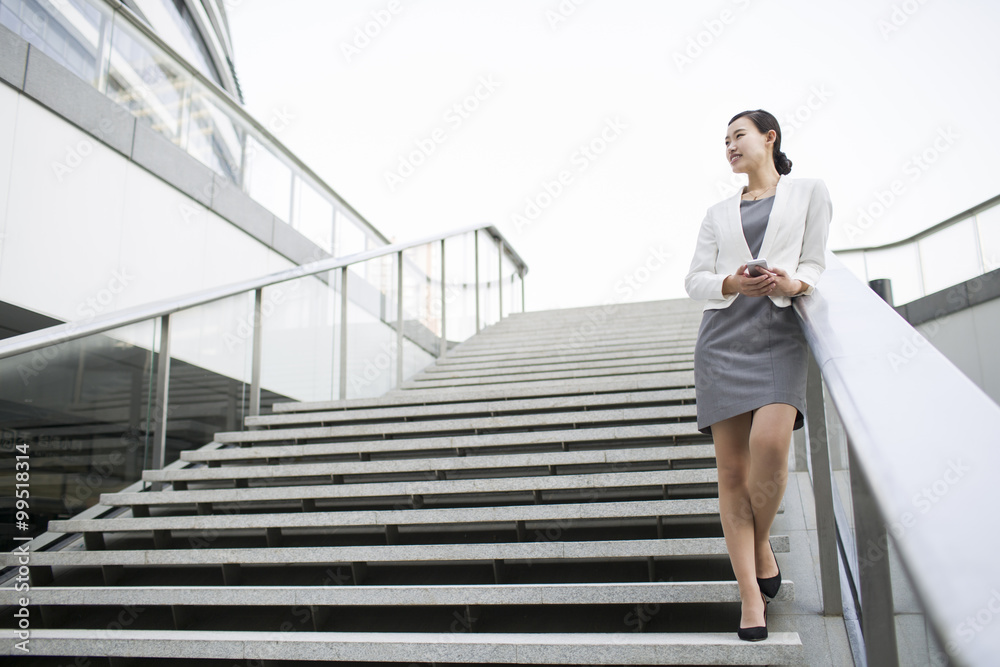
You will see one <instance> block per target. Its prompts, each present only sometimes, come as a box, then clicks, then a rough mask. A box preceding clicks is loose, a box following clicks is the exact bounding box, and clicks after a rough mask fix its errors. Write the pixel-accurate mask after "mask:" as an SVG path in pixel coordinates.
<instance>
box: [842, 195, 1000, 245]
mask: <svg viewBox="0 0 1000 667" xmlns="http://www.w3.org/2000/svg"><path fill="white" fill-rule="evenodd" d="M998 204H1000V195H996V196H995V197H990V198H989V199H987V200H986V201H984V202H981V203H979V204H976V205H975V206H973V207H972V208H968V209H966V210H964V211H962V212H961V213H958V214H957V215H953V216H951V217H950V218H948V219H947V220H942V221H941V222H939V223H937V224H935V225H932V226H930V227H928V228H927V229H923V230H921V231H919V232H917V233H916V234H913V235H911V236H908V237H906V238H905V239H900V240H898V241H892V242H890V243H883V244H882V245H873V246H865V247H862V248H837V249H836V250H833V251H832V252H833V253H834V254H835V255H839V254H841V253H848V252H869V251H872V250H887V249H889V248H895V247H897V246H901V245H906V244H907V243H915V242H917V241H920V240H921V239H924V238H926V237H928V236H930V235H932V234H934V233H935V232H939V231H941V230H942V229H945V228H946V227H951V226H952V225H954V224H956V223H959V222H962V221H963V220H967V219H968V218H970V217H972V216H974V215H977V214H979V213H982V212H983V211H985V210H986V209H989V208H993V207H994V206H997V205H998Z"/></svg>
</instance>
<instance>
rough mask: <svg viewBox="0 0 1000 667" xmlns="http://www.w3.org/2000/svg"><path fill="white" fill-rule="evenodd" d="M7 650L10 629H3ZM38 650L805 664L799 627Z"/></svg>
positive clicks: (65, 642)
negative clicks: (757, 638) (746, 637)
mask: <svg viewBox="0 0 1000 667" xmlns="http://www.w3.org/2000/svg"><path fill="white" fill-rule="evenodd" d="M0 637H3V638H4V640H5V641H4V642H3V644H4V646H5V647H6V654H7V655H14V653H13V651H14V650H15V649H14V642H13V641H11V640H12V639H13V633H12V631H10V630H4V631H2V632H0ZM32 646H33V648H34V651H33V652H34V654H35V655H39V656H48V655H104V656H110V657H138V656H150V657H160V658H173V659H184V658H203V659H227V660H323V661H337V660H339V661H344V660H354V661H364V662H370V661H384V662H403V663H408V664H409V663H412V662H414V661H416V662H430V663H438V662H461V663H468V664H511V663H520V664H525V663H548V664H577V665H607V664H635V665H649V664H687V665H691V664H701V665H727V664H739V665H793V664H801V662H800V661H801V659H802V644H801V642H800V641H799V638H798V636H797V635H796V634H795V633H784V632H781V633H778V632H776V633H772V634H770V636H769V637H768V638H767V639H766V640H765V641H763V642H753V643H750V642H745V641H741V640H740V639H738V638H737V637H736V633H708V632H706V633H700V632H699V633H652V632H650V633H635V632H630V633H583V632H580V633H576V632H573V633H483V632H477V633H405V632H349V633H337V632H314V633H301V632H207V631H197V630H185V631H169V630H158V631H151V630H104V631H102V632H101V633H100V635H99V636H95V633H93V632H88V631H86V630H34V631H33V632H32Z"/></svg>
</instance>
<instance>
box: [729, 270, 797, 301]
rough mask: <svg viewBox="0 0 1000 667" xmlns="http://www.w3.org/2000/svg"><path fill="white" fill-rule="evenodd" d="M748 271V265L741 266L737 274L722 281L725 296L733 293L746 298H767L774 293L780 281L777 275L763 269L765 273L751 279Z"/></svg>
mask: <svg viewBox="0 0 1000 667" xmlns="http://www.w3.org/2000/svg"><path fill="white" fill-rule="evenodd" d="M746 270H747V265H746V264H741V265H740V268H738V269H736V273H735V274H733V275H731V276H726V279H725V280H724V281H722V295H723V296H727V295H729V294H733V293H738V294H742V295H744V296H767V295H768V294H773V293H774V289H775V284H776V282H777V280H778V278H777V274H775V273H773V272H771V271H767V270H766V269H761V270H762V271H764V273H761V275H759V276H756V277H751V276H750V274H748V273H747V272H746ZM779 270H780V269H779ZM786 275H787V274H786ZM727 288H728V289H727Z"/></svg>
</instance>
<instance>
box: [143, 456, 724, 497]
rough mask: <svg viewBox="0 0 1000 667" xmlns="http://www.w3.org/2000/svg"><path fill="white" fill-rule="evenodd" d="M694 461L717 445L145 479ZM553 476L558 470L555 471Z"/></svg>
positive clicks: (164, 476) (170, 473)
mask: <svg viewBox="0 0 1000 667" xmlns="http://www.w3.org/2000/svg"><path fill="white" fill-rule="evenodd" d="M689 459H695V460H697V459H713V460H714V459H715V447H714V446H713V445H682V446H675V447H655V448H654V447H642V448H634V449H610V450H578V451H572V452H538V453H530V454H502V455H498V456H489V455H487V456H471V457H470V456H449V457H434V458H421V459H412V458H407V459H390V460H376V461H345V462H332V463H296V464H281V465H279V464H272V465H260V466H227V467H219V468H185V469H180V470H146V471H144V472H143V474H142V478H143V479H144V480H146V481H147V482H175V485H174V488H175V489H177V490H181V489H179V488H178V486H177V485H176V482H197V481H209V480H212V481H215V480H228V481H233V480H252V479H267V480H272V479H281V478H289V477H319V476H330V475H373V474H386V473H404V472H425V471H426V472H435V473H438V472H440V473H446V472H447V471H463V470H465V471H469V470H476V471H480V472H485V471H488V470H490V469H494V468H504V469H507V468H530V467H546V466H551V467H555V466H567V465H586V464H609V465H617V466H625V467H627V466H628V464H631V463H636V462H640V461H645V462H648V461H656V462H662V463H664V464H666V463H667V462H669V461H684V460H689ZM549 472H550V474H556V470H553V469H552V468H550V469H549Z"/></svg>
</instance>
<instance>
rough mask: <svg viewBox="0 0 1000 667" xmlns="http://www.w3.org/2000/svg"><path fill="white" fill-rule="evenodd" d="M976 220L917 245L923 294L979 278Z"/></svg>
mask: <svg viewBox="0 0 1000 667" xmlns="http://www.w3.org/2000/svg"><path fill="white" fill-rule="evenodd" d="M974 225H975V220H974V219H973V218H968V219H966V220H962V221H961V222H957V223H955V224H954V225H951V226H950V227H945V228H944V229H942V230H941V231H939V232H935V233H934V234H931V235H930V236H928V237H926V238H923V239H921V240H920V241H918V242H917V244H918V246H919V247H920V259H921V261H922V265H923V276H924V292H925V293H926V294H933V293H934V292H937V291H939V290H943V289H945V288H946V287H951V286H952V285H957V284H959V283H961V282H963V281H966V280H968V279H969V278H973V277H975V276H978V275H979V274H980V266H979V252H978V248H977V246H976V237H975V233H976V231H975V226H974Z"/></svg>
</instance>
